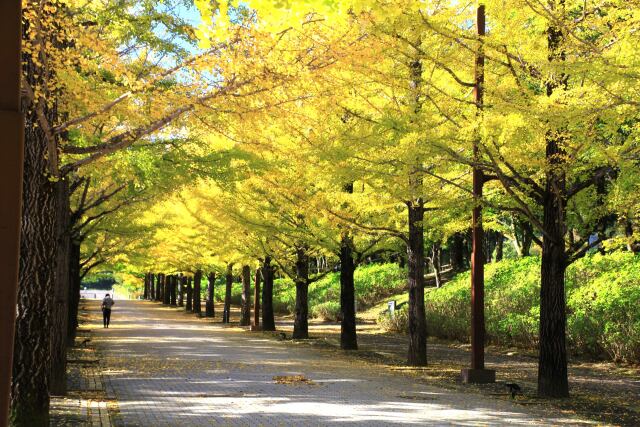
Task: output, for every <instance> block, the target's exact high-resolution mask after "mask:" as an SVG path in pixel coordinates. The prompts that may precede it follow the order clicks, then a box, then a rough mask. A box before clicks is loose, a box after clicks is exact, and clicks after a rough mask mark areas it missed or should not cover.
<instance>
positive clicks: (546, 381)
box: [538, 0, 569, 397]
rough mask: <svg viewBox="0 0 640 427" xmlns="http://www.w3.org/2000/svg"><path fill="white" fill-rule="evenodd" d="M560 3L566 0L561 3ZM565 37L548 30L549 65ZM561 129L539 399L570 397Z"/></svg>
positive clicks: (555, 155) (546, 211) (552, 168)
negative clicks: (540, 397)
mask: <svg viewBox="0 0 640 427" xmlns="http://www.w3.org/2000/svg"><path fill="white" fill-rule="evenodd" d="M561 3H562V0H561ZM563 39H564V35H563V33H562V30H561V29H560V28H557V27H555V26H553V25H552V26H550V27H549V29H548V31H547V43H548V48H549V61H550V62H552V61H554V60H560V61H563V60H564V52H562V51H561V45H562V41H563ZM566 85H567V76H566V75H564V74H560V75H558V76H554V78H552V79H550V80H549V81H548V82H547V83H546V86H547V87H546V89H547V96H551V95H552V94H553V92H554V90H555V89H557V88H560V89H561V90H562V89H566ZM563 145H564V137H563V136H562V131H556V130H550V131H548V133H547V135H546V153H545V155H546V160H547V163H548V167H547V168H546V169H545V188H544V197H543V220H542V223H543V224H542V225H543V229H544V235H543V240H542V262H541V264H542V265H541V282H540V285H541V286H540V343H539V347H540V348H539V356H538V395H539V396H543V397H567V396H569V379H568V376H567V348H566V335H565V330H566V322H567V311H566V310H567V308H566V300H565V286H564V280H565V270H566V268H567V265H568V256H567V252H566V248H565V235H566V231H567V228H566V208H565V203H566V200H567V183H566V176H565V171H564V166H565V158H566V152H565V150H564V147H563Z"/></svg>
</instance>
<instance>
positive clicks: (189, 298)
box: [184, 277, 193, 312]
mask: <svg viewBox="0 0 640 427" xmlns="http://www.w3.org/2000/svg"><path fill="white" fill-rule="evenodd" d="M184 309H185V311H188V312H192V311H193V290H192V289H191V277H188V278H187V304H186V305H185V307H184Z"/></svg>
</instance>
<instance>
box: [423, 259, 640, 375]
mask: <svg viewBox="0 0 640 427" xmlns="http://www.w3.org/2000/svg"><path fill="white" fill-rule="evenodd" d="M566 290H567V338H568V344H569V346H570V348H571V350H572V351H574V352H576V353H588V354H591V355H595V356H607V357H609V358H611V359H613V360H616V361H626V362H635V363H637V362H639V361H640V303H639V302H640V257H639V256H635V255H633V254H632V253H629V252H616V253H612V254H609V255H605V256H603V255H600V254H595V255H590V256H587V257H585V258H583V259H580V260H578V261H576V262H575V263H574V264H572V265H571V266H570V267H569V269H568V270H567V274H566ZM469 301H470V277H469V273H462V274H459V275H458V276H456V277H455V278H454V279H453V280H452V281H451V282H449V283H448V284H446V285H445V286H444V287H442V288H440V289H433V290H431V291H429V292H427V296H426V311H427V328H428V331H429V334H430V335H435V336H438V337H442V338H449V339H456V340H460V341H465V342H466V341H468V337H469V324H470V320H469V318H470V307H469V304H470V303H469ZM485 304H486V307H485V318H486V331H487V338H488V340H489V341H490V342H493V343H499V344H506V345H518V346H524V347H530V348H531V347H535V346H537V344H538V327H539V318H540V310H539V305H540V259H539V258H538V257H527V258H523V259H516V260H506V261H502V262H500V263H496V264H488V265H487V266H486V269H485Z"/></svg>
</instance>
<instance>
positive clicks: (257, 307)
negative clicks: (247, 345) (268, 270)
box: [253, 268, 261, 331]
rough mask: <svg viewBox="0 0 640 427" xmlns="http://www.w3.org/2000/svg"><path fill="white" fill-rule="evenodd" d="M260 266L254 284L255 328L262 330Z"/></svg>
mask: <svg viewBox="0 0 640 427" xmlns="http://www.w3.org/2000/svg"><path fill="white" fill-rule="evenodd" d="M260 275H261V273H260V268H256V276H255V281H254V286H253V330H255V331H257V330H260Z"/></svg>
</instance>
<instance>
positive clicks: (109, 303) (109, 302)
mask: <svg viewBox="0 0 640 427" xmlns="http://www.w3.org/2000/svg"><path fill="white" fill-rule="evenodd" d="M113 304H115V302H113V298H111V296H109V294H107V295H105V296H104V298H103V299H102V306H101V307H102V323H103V325H104V327H105V328H108V327H109V322H110V321H111V307H113Z"/></svg>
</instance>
